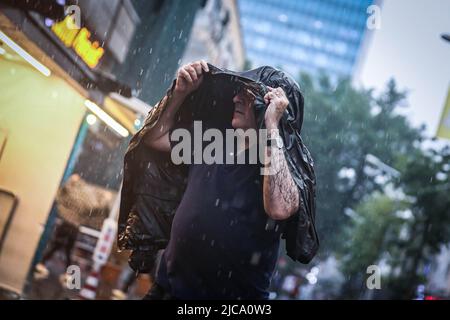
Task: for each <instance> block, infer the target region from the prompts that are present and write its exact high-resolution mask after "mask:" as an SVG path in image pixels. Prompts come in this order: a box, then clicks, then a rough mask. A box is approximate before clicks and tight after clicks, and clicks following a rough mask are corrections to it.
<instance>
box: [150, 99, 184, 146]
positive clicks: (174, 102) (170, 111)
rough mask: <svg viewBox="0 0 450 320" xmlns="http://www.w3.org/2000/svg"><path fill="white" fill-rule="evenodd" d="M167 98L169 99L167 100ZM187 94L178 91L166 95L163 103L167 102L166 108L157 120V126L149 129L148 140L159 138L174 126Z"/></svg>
mask: <svg viewBox="0 0 450 320" xmlns="http://www.w3.org/2000/svg"><path fill="white" fill-rule="evenodd" d="M167 99H169V100H168V101H167ZM184 99H185V96H184V95H182V94H180V93H177V92H176V91H174V92H173V94H172V95H171V96H170V97H169V96H165V97H164V99H163V100H162V101H161V103H163V104H164V103H167V104H166V106H165V108H164V110H162V112H161V116H160V118H159V119H158V121H157V122H156V124H155V126H154V127H153V128H152V129H151V130H149V132H148V134H147V136H146V139H147V140H148V141H151V140H157V139H159V138H160V137H162V136H163V135H165V134H166V133H167V132H169V130H170V129H171V128H172V127H173V124H174V118H175V115H176V113H177V112H178V109H179V108H180V106H181V104H182V103H183V101H184Z"/></svg>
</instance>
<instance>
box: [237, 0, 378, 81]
mask: <svg viewBox="0 0 450 320" xmlns="http://www.w3.org/2000/svg"><path fill="white" fill-rule="evenodd" d="M372 3H373V0H332V1H331V0H303V1H295V0H277V1H276V0H261V1H259V0H239V10H240V15H241V24H242V29H243V33H244V43H245V49H246V52H247V57H248V59H249V60H250V62H251V63H252V65H253V66H259V65H264V64H271V65H274V66H277V67H281V68H283V69H284V70H285V71H288V72H289V73H290V74H292V75H293V76H295V77H297V75H298V73H299V72H306V73H309V74H311V75H313V76H314V75H317V74H318V73H319V72H321V70H322V71H324V72H325V73H327V74H328V75H330V77H331V78H338V77H346V76H351V75H352V73H353V71H354V68H355V65H356V64H357V62H358V58H359V55H360V53H361V46H362V43H363V39H364V36H365V32H366V21H367V18H368V13H367V8H368V7H369V6H370V5H371V4H372Z"/></svg>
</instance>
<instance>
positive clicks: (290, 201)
mask: <svg viewBox="0 0 450 320" xmlns="http://www.w3.org/2000/svg"><path fill="white" fill-rule="evenodd" d="M268 152H269V153H270V168H271V170H272V174H270V175H266V176H265V177H264V179H265V188H264V193H265V194H264V196H265V197H270V200H271V201H270V202H271V203H272V204H273V203H275V202H276V203H277V207H278V208H280V209H281V210H282V211H283V212H291V213H292V211H293V210H294V209H296V208H298V204H299V193H298V189H297V186H296V184H295V182H294V180H293V178H292V176H291V173H290V171H289V167H288V164H287V162H286V158H285V156H284V152H283V150H281V149H278V148H271V150H268Z"/></svg>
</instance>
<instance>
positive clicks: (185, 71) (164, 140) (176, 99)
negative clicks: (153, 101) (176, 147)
mask: <svg viewBox="0 0 450 320" xmlns="http://www.w3.org/2000/svg"><path fill="white" fill-rule="evenodd" d="M204 72H209V68H208V65H207V64H206V62H205V61H203V60H200V61H195V62H192V63H189V64H187V65H184V66H182V67H181V68H180V69H178V71H177V79H176V83H175V88H174V91H173V95H172V98H171V99H170V100H168V101H167V99H168V96H165V97H164V99H165V100H164V99H163V100H162V101H163V102H164V103H167V104H166V106H165V108H164V110H163V112H162V114H161V116H160V118H159V120H158V122H157V123H156V124H155V126H154V127H153V128H152V129H151V130H150V131H149V132H148V133H147V134H146V136H145V137H144V141H145V144H146V145H147V146H149V147H150V148H153V149H155V150H159V151H163V152H170V141H169V130H170V129H171V128H172V127H173V123H174V117H175V114H176V113H177V111H178V108H179V107H180V106H181V105H182V104H183V101H184V99H185V98H186V97H187V96H188V95H189V94H190V93H192V92H193V91H194V90H197V89H198V87H199V86H200V84H201V83H202V80H203V73H204Z"/></svg>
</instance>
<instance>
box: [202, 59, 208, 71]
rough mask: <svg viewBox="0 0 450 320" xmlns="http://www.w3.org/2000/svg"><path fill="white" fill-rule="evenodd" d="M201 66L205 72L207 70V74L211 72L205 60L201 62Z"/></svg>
mask: <svg viewBox="0 0 450 320" xmlns="http://www.w3.org/2000/svg"><path fill="white" fill-rule="evenodd" d="M200 64H201V65H202V68H203V70H205V72H209V68H208V64H207V63H206V61H205V60H200Z"/></svg>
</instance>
